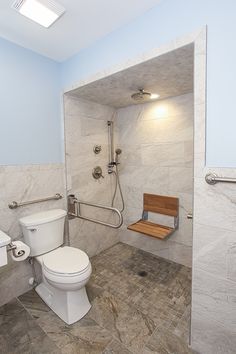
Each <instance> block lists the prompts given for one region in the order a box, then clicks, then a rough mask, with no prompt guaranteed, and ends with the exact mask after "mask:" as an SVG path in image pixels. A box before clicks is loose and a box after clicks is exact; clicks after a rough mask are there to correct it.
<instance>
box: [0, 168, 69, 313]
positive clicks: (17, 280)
mask: <svg viewBox="0 0 236 354" xmlns="http://www.w3.org/2000/svg"><path fill="white" fill-rule="evenodd" d="M64 185H65V181H64V166H63V164H41V165H22V166H19V165H17V166H0V195H1V200H0V230H2V231H4V232H6V233H7V234H8V235H9V236H10V237H11V239H12V240H18V239H19V240H21V239H22V237H23V235H22V231H21V228H20V224H19V219H20V218H21V217H23V216H26V215H29V214H33V213H36V212H39V211H43V210H46V209H54V208H65V207H66V203H65V198H63V199H61V200H57V201H48V202H44V203H39V204H32V205H29V206H24V207H19V208H17V209H14V210H11V209H9V208H8V204H9V203H10V202H12V201H13V200H15V201H17V202H21V201H27V200H34V199H39V198H44V197H49V196H51V195H54V194H55V193H61V194H62V195H63V196H65V187H64ZM32 276H33V274H32V267H31V265H30V264H29V263H28V261H27V260H26V261H22V262H16V261H14V262H13V261H12V259H11V256H10V252H9V253H8V264H7V265H6V266H3V267H0V283H1V287H0V306H1V305H3V304H5V303H7V302H8V301H9V300H11V299H12V298H13V297H16V296H18V295H20V294H23V293H24V292H26V291H27V290H28V289H29V288H30V285H29V283H28V281H29V278H30V277H32Z"/></svg>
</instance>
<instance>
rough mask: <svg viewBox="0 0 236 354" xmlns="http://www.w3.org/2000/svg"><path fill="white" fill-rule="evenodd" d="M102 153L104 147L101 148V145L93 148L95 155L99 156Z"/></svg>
mask: <svg viewBox="0 0 236 354" xmlns="http://www.w3.org/2000/svg"><path fill="white" fill-rule="evenodd" d="M101 151H102V147H101V145H94V147H93V152H94V154H96V155H97V154H99V153H100V152H101Z"/></svg>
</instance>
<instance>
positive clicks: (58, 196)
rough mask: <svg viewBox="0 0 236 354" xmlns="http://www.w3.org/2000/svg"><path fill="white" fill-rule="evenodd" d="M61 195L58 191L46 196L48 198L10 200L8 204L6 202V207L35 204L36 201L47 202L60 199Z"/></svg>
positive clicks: (14, 207)
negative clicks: (26, 200)
mask: <svg viewBox="0 0 236 354" xmlns="http://www.w3.org/2000/svg"><path fill="white" fill-rule="evenodd" d="M62 198H63V196H62V195H61V194H60V193H56V194H55V195H53V196H52V197H48V198H42V199H35V200H30V201H28V202H20V203H18V202H16V201H13V202H11V203H10V204H8V207H9V208H10V209H16V208H18V207H21V206H25V205H29V204H36V203H41V202H47V201H48V200H59V199H62Z"/></svg>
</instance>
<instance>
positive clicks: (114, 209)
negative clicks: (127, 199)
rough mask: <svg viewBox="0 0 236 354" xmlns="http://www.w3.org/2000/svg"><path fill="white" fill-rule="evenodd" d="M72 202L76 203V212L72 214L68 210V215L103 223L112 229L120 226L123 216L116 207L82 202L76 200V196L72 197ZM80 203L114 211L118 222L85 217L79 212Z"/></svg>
mask: <svg viewBox="0 0 236 354" xmlns="http://www.w3.org/2000/svg"><path fill="white" fill-rule="evenodd" d="M73 202H74V203H75V204H77V208H76V209H77V210H76V211H77V212H76V214H73V213H70V212H69V215H71V216H74V217H77V218H79V219H83V220H87V221H91V222H94V223H96V224H100V225H104V226H109V227H111V228H113V229H118V228H119V227H121V225H122V224H123V216H122V214H121V212H120V211H119V210H118V209H116V208H113V207H109V206H106V205H101V204H94V203H87V202H82V201H80V200H78V199H77V198H74V199H73ZM81 204H83V205H87V206H92V207H94V208H99V209H105V210H111V211H114V212H115V213H116V214H117V215H118V217H119V222H118V224H110V223H107V222H104V221H100V220H97V219H93V218H88V217H86V216H82V215H81V214H80V210H81V208H80V205H81Z"/></svg>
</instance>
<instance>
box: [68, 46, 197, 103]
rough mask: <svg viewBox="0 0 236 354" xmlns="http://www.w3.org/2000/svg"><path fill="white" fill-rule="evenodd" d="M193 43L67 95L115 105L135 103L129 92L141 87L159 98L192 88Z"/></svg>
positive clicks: (181, 93)
mask: <svg viewBox="0 0 236 354" xmlns="http://www.w3.org/2000/svg"><path fill="white" fill-rule="evenodd" d="M193 54H194V45H193V44H189V45H187V46H184V47H181V48H179V49H176V50H173V51H171V52H169V53H166V54H163V55H161V56H158V57H156V58H153V59H150V60H147V61H145V62H143V63H141V64H137V65H134V66H132V67H130V68H128V69H125V70H122V71H120V72H118V73H115V74H113V75H110V76H107V77H105V78H103V79H100V80H97V81H94V82H91V83H89V84H88V85H85V86H82V87H79V88H77V89H75V90H72V91H70V94H71V95H73V96H76V97H79V98H83V99H86V100H90V101H93V102H97V103H101V104H105V105H108V106H112V107H115V108H120V107H126V106H129V105H132V104H135V103H136V104H139V103H140V102H135V101H134V100H133V99H132V98H131V95H132V93H134V92H137V91H138V89H141V88H143V89H145V91H148V92H151V93H157V94H159V95H160V99H164V98H167V97H173V96H180V95H183V94H185V93H188V92H192V91H193V65H194V56H193Z"/></svg>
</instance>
